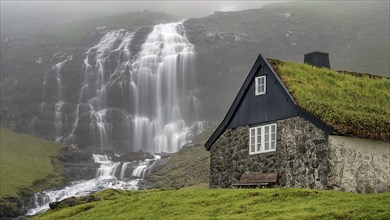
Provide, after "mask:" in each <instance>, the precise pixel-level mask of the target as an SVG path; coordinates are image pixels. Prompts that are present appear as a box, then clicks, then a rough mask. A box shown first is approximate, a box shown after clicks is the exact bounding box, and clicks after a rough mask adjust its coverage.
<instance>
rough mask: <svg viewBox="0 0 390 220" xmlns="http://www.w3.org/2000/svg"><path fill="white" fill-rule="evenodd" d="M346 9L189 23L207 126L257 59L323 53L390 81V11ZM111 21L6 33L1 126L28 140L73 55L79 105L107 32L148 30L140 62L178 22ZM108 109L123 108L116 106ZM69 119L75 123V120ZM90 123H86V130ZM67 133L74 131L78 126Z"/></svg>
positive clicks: (241, 14)
mask: <svg viewBox="0 0 390 220" xmlns="http://www.w3.org/2000/svg"><path fill="white" fill-rule="evenodd" d="M324 4H325V3H324ZM340 9H342V10H338V9H337V10H336V8H329V10H331V12H332V16H329V14H327V13H324V12H321V10H319V9H318V8H315V7H314V8H313V7H311V6H310V7H309V6H304V5H291V4H284V5H283V4H278V5H270V6H266V7H264V8H261V9H254V10H247V11H238V12H217V13H215V14H213V15H210V16H208V17H205V18H197V19H188V20H186V21H185V22H184V23H183V25H184V28H185V32H186V36H187V37H188V40H189V42H190V43H191V44H193V45H194V46H195V47H194V48H195V54H196V56H195V63H194V68H195V70H194V71H195V75H196V79H195V80H196V83H195V84H196V85H197V87H196V88H195V89H194V90H193V94H195V95H196V96H197V97H198V98H199V100H200V106H201V107H200V110H201V114H200V117H201V118H202V119H204V120H208V121H216V120H219V119H221V118H222V117H223V115H224V114H225V113H226V112H227V109H228V107H229V105H230V104H231V102H232V100H233V99H234V97H235V95H236V93H237V91H238V89H239V87H240V86H241V85H242V82H243V80H244V78H245V76H246V75H247V73H248V72H249V70H250V68H251V67H252V65H253V63H254V61H255V59H256V57H257V55H258V53H262V54H263V55H264V56H265V57H273V58H279V59H281V60H291V61H296V62H302V60H303V54H304V53H306V52H309V51H313V50H323V51H327V52H329V53H330V58H331V65H332V67H333V68H335V69H348V70H358V71H360V72H372V73H382V74H387V73H388V65H387V64H388V59H389V54H388V51H387V50H386V48H388V46H387V47H386V45H388V41H389V40H388V38H389V35H388V30H389V28H388V22H386V21H383V17H386V16H387V17H388V11H386V10H385V7H383V5H380V4H372V5H370V6H369V7H368V6H359V7H358V6H356V7H350V5H344V6H342V7H341V8H340ZM327 10H328V9H327ZM363 12H364V13H363ZM106 20H109V22H108V23H109V24H110V25H109V26H108V27H104V26H102V25H100V23H102V21H105V19H99V22H92V23H91V24H89V23H86V22H84V23H82V22H81V23H78V24H77V25H76V24H75V25H68V26H65V27H61V31H58V30H56V31H53V32H47V33H41V34H35V35H30V36H19V35H15V36H6V35H5V34H3V33H2V43H1V53H2V56H1V90H2V91H1V123H2V124H3V125H7V126H9V127H13V128H15V129H17V130H23V131H25V132H29V131H30V130H29V126H30V124H31V121H32V119H33V118H34V117H36V116H37V114H38V113H39V111H40V109H41V104H42V100H43V97H42V96H43V90H44V89H43V82H44V79H45V75H47V74H49V75H50V74H51V72H53V70H52V67H53V66H54V65H55V64H57V63H59V62H61V61H63V60H64V59H66V58H67V57H68V56H70V55H73V57H72V59H71V60H70V61H69V62H68V63H67V65H66V66H64V69H63V71H64V72H65V74H64V76H65V78H64V80H65V81H67V82H68V84H67V85H68V87H67V88H66V89H67V91H68V92H67V93H66V94H64V96H65V97H66V99H67V100H73V101H74V102H76V101H77V100H78V96H77V94H78V93H79V91H78V89H79V87H80V81H82V72H83V69H82V65H83V61H84V59H85V52H86V51H87V50H88V49H89V48H91V47H92V46H93V45H96V44H97V43H98V42H99V40H100V39H101V38H102V37H103V36H104V34H106V33H107V32H108V31H111V30H114V29H121V28H125V29H127V30H132V29H135V28H139V27H141V26H143V27H142V29H141V30H144V31H143V32H142V31H141V32H142V34H141V32H140V36H138V38H137V39H138V40H139V42H138V43H136V42H134V44H132V48H130V50H131V51H132V52H134V53H135V54H136V53H137V51H139V50H140V45H142V43H143V41H144V40H145V36H146V35H147V34H149V33H150V31H151V27H152V25H154V24H156V23H166V22H168V21H172V18H170V17H169V16H166V15H163V14H158V13H146V14H142V15H141V14H135V15H132V16H130V19H129V18H126V19H125V17H121V19H119V20H118V18H107V19H106ZM105 23H107V22H105ZM374 23H375V25H371V24H374ZM76 27H77V28H76ZM97 27H98V28H97ZM141 35H142V36H141ZM367 39H370V40H367ZM367 48H370V49H369V50H367ZM362 60H364V62H362ZM51 75H53V76H54V75H55V74H54V73H53V74H51ZM49 80H55V77H52V78H50V77H49ZM49 90H50V89H49ZM52 90H53V91H54V90H55V88H52ZM52 94H53V95H54V92H52ZM49 98H50V97H49ZM109 101H110V102H112V103H111V104H112V105H115V106H117V105H119V104H118V103H117V102H116V99H112V100H109ZM65 107H66V105H65ZM72 108H74V107H72ZM64 109H65V108H64ZM65 111H66V109H65ZM115 111H116V110H115ZM65 113H66V112H65ZM115 114H116V113H115ZM118 114H120V113H118ZM68 115H69V118H71V117H74V116H73V114H72V113H69V114H68ZM41 118H42V120H43V121H44V120H46V119H49V120H53V119H54V118H55V115H54V114H47V115H42V117H41ZM88 120H89V119H88V118H85V121H86V123H88ZM70 121H72V120H70ZM118 121H121V120H118ZM64 126H65V127H66V129H68V130H69V129H71V127H72V124H71V123H70V124H68V125H64ZM38 127H40V128H39V129H37V132H39V131H44V132H45V133H50V132H54V128H53V127H50V126H47V125H45V123H43V124H40V125H39V126H38ZM114 127H115V126H114ZM80 132H83V131H82V130H80ZM118 135H119V134H118ZM88 144H89V142H88V141H87V142H86V145H88ZM120 144H125V145H126V143H120Z"/></svg>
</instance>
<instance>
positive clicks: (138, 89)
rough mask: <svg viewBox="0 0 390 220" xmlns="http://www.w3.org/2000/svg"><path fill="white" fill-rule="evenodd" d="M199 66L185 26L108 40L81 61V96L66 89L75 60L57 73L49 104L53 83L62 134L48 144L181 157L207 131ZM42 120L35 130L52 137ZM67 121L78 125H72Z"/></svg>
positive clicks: (118, 34)
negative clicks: (202, 124)
mask: <svg viewBox="0 0 390 220" xmlns="http://www.w3.org/2000/svg"><path fill="white" fill-rule="evenodd" d="M194 59H195V51H194V45H192V44H191V43H190V42H189V41H188V39H187V37H186V33H185V30H184V26H183V24H182V23H168V24H159V25H155V26H153V27H152V28H150V27H149V28H148V27H140V28H135V29H131V30H125V29H120V30H113V31H109V32H107V33H106V34H105V35H104V36H103V37H102V39H101V40H100V41H99V42H98V43H97V44H96V45H94V46H93V47H91V48H89V49H88V50H87V51H86V53H85V56H84V58H83V59H79V60H80V64H79V65H81V75H82V76H81V75H80V76H81V77H80V78H82V81H80V82H76V83H75V82H73V83H74V85H78V86H79V87H78V88H77V89H74V91H69V90H68V89H69V88H70V87H71V86H69V85H68V84H66V85H64V82H63V81H64V80H63V77H64V73H63V69H64V66H66V65H68V64H69V65H73V66H75V65H76V64H75V62H76V61H75V60H76V59H73V60H72V58H71V57H70V58H69V57H68V58H67V59H66V60H65V61H62V62H60V63H58V64H56V65H55V66H54V67H53V70H55V71H54V72H56V73H57V76H58V77H56V78H57V79H58V80H57V83H58V86H56V88H57V90H58V91H57V92H56V93H57V96H56V97H54V98H53V97H52V98H51V100H49V99H47V98H45V97H46V96H49V90H50V89H48V88H51V87H53V86H52V85H51V81H49V80H47V79H46V78H45V80H44V85H43V87H44V101H43V103H42V106H46V105H48V103H50V102H52V103H55V104H54V117H53V118H54V119H53V121H54V131H55V132H54V133H55V134H52V135H51V136H50V135H48V136H50V137H52V136H55V138H56V139H57V140H58V141H62V142H66V143H74V144H77V145H80V146H95V147H98V148H100V149H101V150H107V149H109V150H115V151H122V152H124V151H126V152H132V151H139V150H142V151H144V152H176V151H178V149H179V148H180V147H181V146H183V145H184V144H186V143H188V142H189V141H190V137H191V135H192V130H193V126H197V124H199V111H200V110H199V109H200V103H199V100H198V98H196V96H195V95H194V94H195V93H196V92H195V86H196V85H195V83H194V82H195V81H196V80H195V74H194V70H193V68H194V66H193V64H194ZM81 60H82V61H81ZM70 61H72V62H73V63H72V64H70V63H71V62H70ZM72 74H75V73H73V72H67V75H65V76H67V77H70V76H68V75H72ZM74 78H76V77H73V78H72V79H74ZM65 83H70V80H68V81H66V82H65ZM75 87H76V86H73V88H75ZM64 90H66V91H67V93H66V91H64ZM75 92H79V95H78V98H77V99H72V100H71V99H70V98H69V97H68V96H67V95H64V94H69V93H71V94H75ZM76 94H77V93H76ZM65 104H66V105H67V106H66V107H67V111H68V112H66V114H65V113H64V111H63V108H64V105H65ZM70 109H73V110H72V111H71V110H70ZM46 111H47V110H46ZM42 112H43V111H42ZM69 112H71V113H69ZM65 116H67V117H65ZM37 118H38V119H34V120H33V122H32V128H33V130H34V131H35V130H36V132H34V133H38V134H41V133H42V132H39V131H40V130H43V129H45V127H44V126H43V125H42V126H41V124H43V123H45V122H46V121H45V120H48V118H49V117H47V116H44V115H39V116H38V117H37ZM64 118H67V119H69V120H70V119H72V121H69V123H67V124H66V125H65V124H64V123H63V120H64ZM42 121H43V122H42ZM46 127H47V126H46ZM47 132H50V131H47Z"/></svg>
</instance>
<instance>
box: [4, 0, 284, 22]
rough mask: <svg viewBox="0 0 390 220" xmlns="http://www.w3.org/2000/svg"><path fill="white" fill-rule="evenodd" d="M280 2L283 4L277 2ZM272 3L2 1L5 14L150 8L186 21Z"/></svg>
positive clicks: (84, 13)
mask: <svg viewBox="0 0 390 220" xmlns="http://www.w3.org/2000/svg"><path fill="white" fill-rule="evenodd" d="M277 2H280V1H277ZM269 3H272V1H189V0H187V1H87V0H83V1H18V0H14V1H1V6H2V7H1V11H2V12H5V13H7V14H8V13H22V12H23V14H25V13H26V12H27V13H30V14H37V15H39V14H42V12H45V13H47V12H50V14H58V15H63V14H69V15H72V16H74V15H77V16H90V15H96V14H102V15H104V14H117V13H127V12H134V11H140V10H143V9H148V10H151V11H162V12H166V13H169V14H172V15H176V16H179V17H182V18H189V17H203V16H207V15H209V14H212V13H213V12H214V11H234V10H244V9H250V8H260V7H262V6H263V5H265V4H269Z"/></svg>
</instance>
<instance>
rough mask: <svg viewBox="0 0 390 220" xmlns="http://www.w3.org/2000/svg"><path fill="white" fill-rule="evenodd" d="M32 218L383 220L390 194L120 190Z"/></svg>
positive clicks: (389, 210) (389, 209)
mask: <svg viewBox="0 0 390 220" xmlns="http://www.w3.org/2000/svg"><path fill="white" fill-rule="evenodd" d="M96 196H97V197H99V199H100V200H99V201H93V202H90V203H84V204H81V205H76V206H72V207H66V208H62V209H56V210H49V211H47V212H46V213H45V214H43V215H40V216H37V217H36V218H34V219H388V218H389V217H390V205H389V204H390V194H389V193H383V194H355V193H347V192H338V191H326V190H308V189H286V188H275V189H207V188H206V187H200V188H199V187H198V188H184V189H179V190H147V191H119V190H105V191H102V192H99V193H97V194H96Z"/></svg>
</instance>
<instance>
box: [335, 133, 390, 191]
mask: <svg viewBox="0 0 390 220" xmlns="http://www.w3.org/2000/svg"><path fill="white" fill-rule="evenodd" d="M329 143H330V145H329V146H330V157H329V162H330V168H331V169H330V175H329V176H330V179H329V180H330V182H331V183H332V188H334V189H339V190H345V191H350V192H360V193H373V192H387V191H390V143H389V142H382V141H373V140H368V139H362V138H352V137H341V136H333V135H331V136H329Z"/></svg>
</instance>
